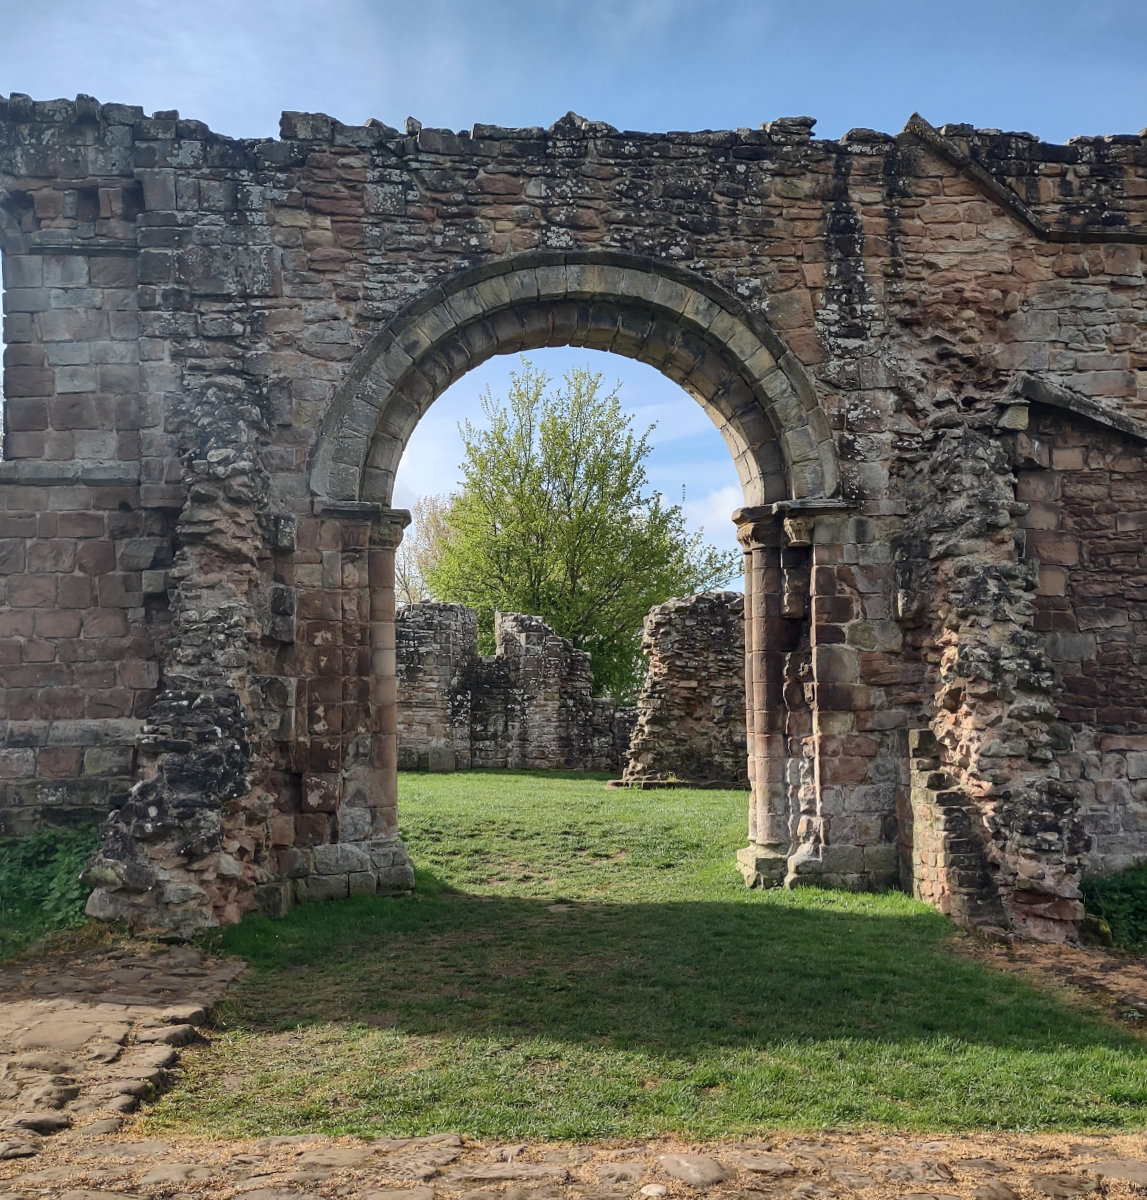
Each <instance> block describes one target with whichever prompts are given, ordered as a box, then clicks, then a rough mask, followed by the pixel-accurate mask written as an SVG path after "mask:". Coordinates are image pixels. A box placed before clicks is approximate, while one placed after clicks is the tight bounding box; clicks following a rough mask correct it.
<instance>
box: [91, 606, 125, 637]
mask: <svg viewBox="0 0 1147 1200" xmlns="http://www.w3.org/2000/svg"><path fill="white" fill-rule="evenodd" d="M127 632H128V620H127V614H126V613H124V612H123V611H122V610H120V609H99V608H93V609H91V610H90V611H89V612H85V613H84V614H83V635H84V637H85V638H118V637H126V636H127Z"/></svg>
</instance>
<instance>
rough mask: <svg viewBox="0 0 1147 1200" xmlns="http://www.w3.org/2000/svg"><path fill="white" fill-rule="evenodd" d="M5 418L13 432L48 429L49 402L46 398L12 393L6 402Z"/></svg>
mask: <svg viewBox="0 0 1147 1200" xmlns="http://www.w3.org/2000/svg"><path fill="white" fill-rule="evenodd" d="M49 374H50V372H49ZM4 420H5V424H6V425H7V428H8V429H9V430H10V431H13V432H16V431H19V432H21V433H24V432H29V431H35V430H44V429H47V428H48V405H47V402H46V401H44V400H26V399H22V398H20V397H18V396H16V395H12V396H10V397H9V398H8V399H7V400H6V401H5V403H4Z"/></svg>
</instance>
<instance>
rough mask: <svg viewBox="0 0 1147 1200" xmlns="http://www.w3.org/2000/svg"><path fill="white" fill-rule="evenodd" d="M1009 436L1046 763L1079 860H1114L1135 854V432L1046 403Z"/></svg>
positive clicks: (1140, 717) (1140, 803)
mask: <svg viewBox="0 0 1147 1200" xmlns="http://www.w3.org/2000/svg"><path fill="white" fill-rule="evenodd" d="M1017 441H1018V443H1019V444H1018V446H1017V452H1016V455H1015V458H1016V465H1017V489H1016V494H1017V496H1018V497H1019V498H1020V499H1021V500H1023V501H1025V502H1026V503H1027V505H1028V511H1027V512H1026V514H1024V516H1023V517H1022V518H1021V524H1022V525H1023V526H1024V527H1025V529H1026V530H1027V553H1028V555H1029V556H1030V557H1032V558H1034V559H1035V560H1036V561H1037V562H1038V563H1039V573H1038V580H1037V585H1036V589H1035V597H1034V602H1035V606H1036V617H1035V628H1036V629H1037V630H1039V631H1040V632H1041V633H1042V634H1043V643H1044V647H1045V649H1046V651H1047V654H1048V657H1049V659H1050V660H1051V664H1052V668H1053V670H1054V672H1055V677H1056V686H1055V693H1054V694H1055V700H1056V704H1057V708H1058V721H1057V722H1056V723H1055V724H1054V725H1053V726H1052V727H1051V735H1052V739H1053V747H1054V749H1055V751H1056V762H1057V764H1058V766H1059V769H1060V771H1061V773H1062V775H1063V777H1064V779H1065V780H1069V781H1070V782H1071V784H1072V786H1073V787H1074V788H1075V791H1076V795H1077V797H1078V805H1079V821H1080V825H1081V827H1082V830H1083V833H1084V834H1085V835H1086V836H1087V838H1088V843H1087V846H1086V848H1085V850H1084V863H1085V865H1086V867H1087V868H1089V869H1091V870H1094V871H1103V870H1117V869H1119V868H1121V867H1124V866H1129V865H1131V864H1132V863H1134V862H1138V861H1142V860H1143V859H1145V858H1147V754H1145V753H1144V752H1145V751H1147V669H1145V668H1147V549H1145V547H1144V540H1143V531H1144V529H1147V456H1145V455H1144V452H1143V445H1142V442H1141V441H1140V440H1139V439H1138V438H1135V437H1130V436H1128V435H1127V433H1125V432H1123V431H1122V430H1120V429H1118V428H1112V427H1110V426H1107V425H1104V424H1100V423H1098V422H1096V421H1084V420H1081V419H1080V418H1079V416H1078V415H1076V414H1072V413H1070V412H1065V411H1063V410H1056V409H1053V408H1044V409H1042V410H1041V411H1039V412H1038V413H1036V414H1035V419H1034V420H1033V421H1032V422H1031V423H1030V425H1029V428H1028V430H1027V431H1026V433H1024V434H1022V435H1020V437H1019V438H1018V439H1017Z"/></svg>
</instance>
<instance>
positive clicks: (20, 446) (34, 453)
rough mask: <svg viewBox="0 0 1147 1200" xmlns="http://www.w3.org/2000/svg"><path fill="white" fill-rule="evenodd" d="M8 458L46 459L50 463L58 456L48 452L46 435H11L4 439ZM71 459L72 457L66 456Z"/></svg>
mask: <svg viewBox="0 0 1147 1200" xmlns="http://www.w3.org/2000/svg"><path fill="white" fill-rule="evenodd" d="M4 451H5V457H6V458H13V459H15V458H45V459H48V460H49V461H52V460H54V459H56V457H57V456H56V454H55V453H52V454H49V452H48V436H47V435H46V434H44V433H11V432H9V434H8V436H7V437H6V438H5V439H4ZM63 457H65V458H70V457H71V455H64V456H63Z"/></svg>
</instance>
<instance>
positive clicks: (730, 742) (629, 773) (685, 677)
mask: <svg viewBox="0 0 1147 1200" xmlns="http://www.w3.org/2000/svg"><path fill="white" fill-rule="evenodd" d="M641 649H642V652H643V653H644V654H645V656H646V657H647V658H648V659H649V666H648V669H647V671H646V674H645V682H644V684H643V685H642V688H641V695H640V697H639V699H638V702H637V724H636V726H635V728H634V731H633V738H632V740H631V741H630V743H629V758H628V762H627V763H626V766H625V773H624V775H623V776H622V778H623V779H624V780H625V782H626V783H629V784H646V785H648V784H663V783H666V782H671V781H674V780H680V781H682V782H687V783H690V784H694V785H696V784H702V785H725V786H729V787H741V786H746V787H747V786H748V782H749V775H748V771H747V769H746V762H747V760H746V757H745V597H744V596H743V595H742V594H741V593H740V592H702V593H700V594H698V595H696V596H684V597H681V598H679V599H675V600H667V601H666V602H665V603H664V604H659V605H657V607H656V608H653V609H651V610H650V612H649V615H648V616H647V617H646V618H645V629H644V633H643V635H642V639H641Z"/></svg>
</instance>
